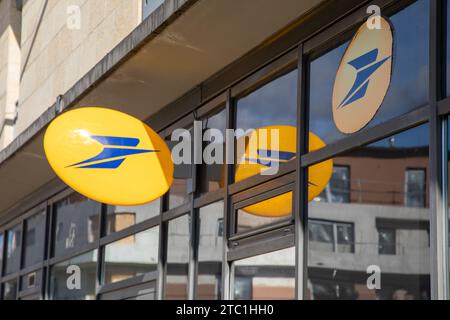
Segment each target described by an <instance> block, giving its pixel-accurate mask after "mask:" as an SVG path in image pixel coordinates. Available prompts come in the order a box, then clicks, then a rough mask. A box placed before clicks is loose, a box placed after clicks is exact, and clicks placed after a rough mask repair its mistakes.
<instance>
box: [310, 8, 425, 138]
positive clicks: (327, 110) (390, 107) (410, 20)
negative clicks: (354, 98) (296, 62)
mask: <svg viewBox="0 0 450 320" xmlns="http://www.w3.org/2000/svg"><path fill="white" fill-rule="evenodd" d="M390 20H391V22H392V24H393V29H394V61H393V74H392V80H391V85H390V88H389V91H388V93H387V95H386V97H385V99H384V102H383V104H382V106H381V107H380V109H379V110H378V112H377V114H376V115H375V117H374V119H373V120H372V121H371V122H370V123H369V124H368V127H370V126H374V125H377V124H380V123H382V122H384V121H386V120H389V119H392V118H394V117H396V116H399V115H402V114H404V113H407V112H409V111H412V110H414V109H417V108H418V107H420V106H422V105H424V104H426V102H427V99H428V61H429V59H428V47H429V45H428V44H429V37H428V25H429V23H428V1H427V0H419V1H417V2H415V3H414V4H412V5H410V6H409V7H407V8H405V9H404V10H402V11H400V12H398V13H397V14H395V15H393V16H392V17H390ZM348 44H349V42H348V41H347V42H346V43H344V44H342V45H340V46H339V47H337V48H335V49H333V50H332V51H330V52H328V53H326V54H324V55H323V56H321V57H319V58H317V59H316V60H314V61H312V62H311V65H310V100H309V101H310V104H309V105H310V115H311V116H310V128H311V131H312V132H314V133H315V134H317V135H318V136H319V137H321V138H322V139H323V140H324V141H325V142H326V143H331V142H334V141H337V140H339V139H341V138H343V137H345V136H346V135H345V134H342V133H341V132H340V131H339V130H338V129H337V128H336V126H335V124H334V121H333V115H332V102H331V101H332V94H333V86H334V80H335V77H336V72H337V69H338V67H339V63H340V61H341V58H342V56H343V54H344V52H345V49H346V48H347V46H348Z"/></svg>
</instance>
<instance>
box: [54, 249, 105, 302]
mask: <svg viewBox="0 0 450 320" xmlns="http://www.w3.org/2000/svg"><path fill="white" fill-rule="evenodd" d="M96 271H97V250H94V251H91V252H88V253H86V254H83V255H81V256H78V257H75V258H72V259H70V260H67V261H64V262H61V263H58V264H56V265H54V266H53V267H51V269H50V292H49V296H50V299H52V300H94V299H95V283H96V280H95V275H96ZM78 276H79V278H78ZM68 284H70V287H69V286H68Z"/></svg>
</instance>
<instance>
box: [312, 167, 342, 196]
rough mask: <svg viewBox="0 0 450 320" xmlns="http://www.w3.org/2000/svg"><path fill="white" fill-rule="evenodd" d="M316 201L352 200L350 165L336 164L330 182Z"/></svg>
mask: <svg viewBox="0 0 450 320" xmlns="http://www.w3.org/2000/svg"><path fill="white" fill-rule="evenodd" d="M315 201H325V202H337V203H348V202H350V168H349V167H348V166H340V165H335V166H334V167H333V175H332V177H331V180H330V183H329V184H328V185H327V186H326V188H325V190H323V191H322V193H321V194H320V195H319V196H318V197H317V198H316V199H315Z"/></svg>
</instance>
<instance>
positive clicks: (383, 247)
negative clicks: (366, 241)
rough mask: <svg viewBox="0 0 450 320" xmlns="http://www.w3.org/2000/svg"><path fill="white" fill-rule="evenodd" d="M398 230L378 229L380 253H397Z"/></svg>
mask: <svg viewBox="0 0 450 320" xmlns="http://www.w3.org/2000/svg"><path fill="white" fill-rule="evenodd" d="M395 232H396V230H395V229H394V228H379V229H378V253H379V254H393V255H395V253H396V244H395V243H396V236H395Z"/></svg>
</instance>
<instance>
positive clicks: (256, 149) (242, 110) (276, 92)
mask: <svg viewBox="0 0 450 320" xmlns="http://www.w3.org/2000/svg"><path fill="white" fill-rule="evenodd" d="M297 77H298V73H297V70H294V71H291V72H289V73H287V74H285V75H283V76H281V77H279V78H277V79H275V80H273V81H271V82H269V83H267V84H266V85H264V86H262V87H261V88H259V89H257V90H255V91H253V92H251V93H250V94H248V95H247V96H245V97H242V98H240V99H239V100H238V101H237V103H236V129H237V130H236V138H237V143H236V163H237V164H236V166H235V182H238V181H241V180H244V179H246V178H249V177H251V176H253V175H257V174H260V173H261V172H262V171H265V170H267V169H269V168H271V167H273V166H274V165H281V164H282V163H284V162H288V161H290V160H292V159H293V158H294V157H295V154H296V147H297V146H296V127H297ZM266 129H267V130H266ZM239 130H240V131H239ZM252 130H253V131H252ZM272 136H273V137H278V140H279V141H277V142H278V143H275V142H272V140H271V139H272V138H271V137H272ZM273 146H276V147H274V148H275V150H272V147H273Z"/></svg>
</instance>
